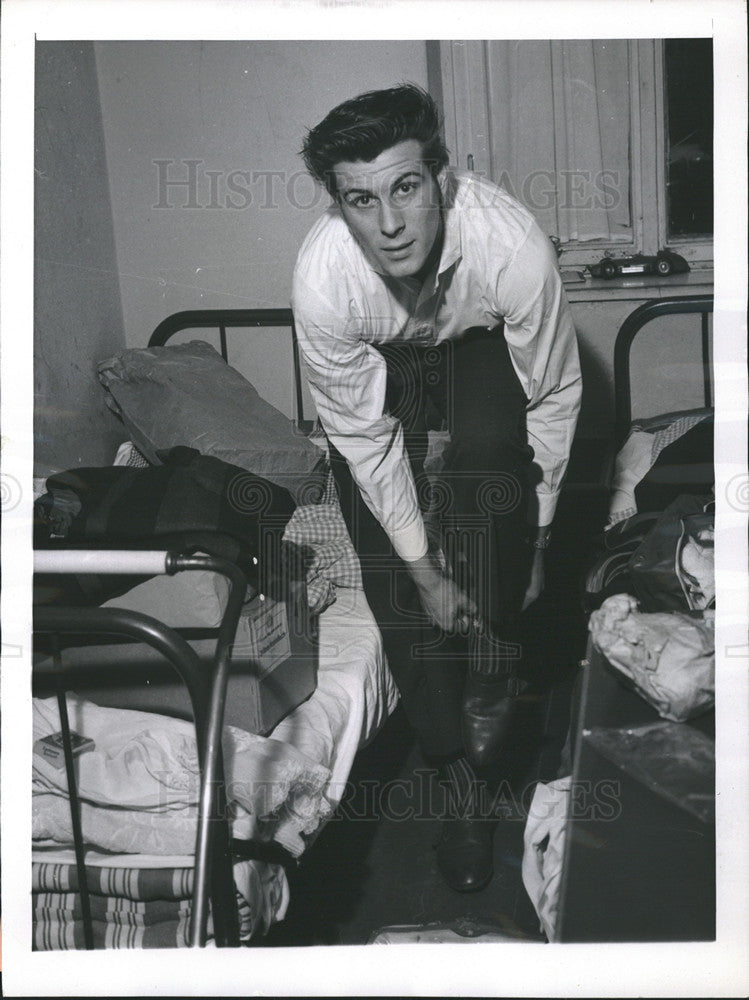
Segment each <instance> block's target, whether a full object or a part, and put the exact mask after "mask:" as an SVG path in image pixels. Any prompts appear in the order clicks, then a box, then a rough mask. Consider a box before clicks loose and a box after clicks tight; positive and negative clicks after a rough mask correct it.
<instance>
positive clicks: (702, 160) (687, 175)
mask: <svg viewBox="0 0 749 1000" xmlns="http://www.w3.org/2000/svg"><path fill="white" fill-rule="evenodd" d="M664 56H665V69H666V120H667V149H666V163H667V171H668V173H667V179H668V237H669V239H670V238H672V237H675V236H703V235H705V236H706V235H711V234H712V231H713V45H712V39H710V38H680V39H669V40H667V41H666V42H665V47H664Z"/></svg>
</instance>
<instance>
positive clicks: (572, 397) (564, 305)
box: [497, 224, 582, 526]
mask: <svg viewBox="0 0 749 1000" xmlns="http://www.w3.org/2000/svg"><path fill="white" fill-rule="evenodd" d="M497 300H498V311H499V313H500V315H502V316H503V317H504V322H505V337H506V339H507V343H508V346H509V349H510V357H511V358H512V363H513V366H514V368H515V371H516V372H517V375H518V378H519V379H520V382H521V384H522V386H523V389H524V391H525V394H526V396H527V397H528V400H529V402H528V409H527V428H528V442H529V444H530V445H531V447H532V448H533V450H534V452H535V462H536V464H537V466H538V467H539V469H540V472H541V479H540V482H539V483H538V485H537V487H536V496H537V498H538V510H537V523H538V524H539V526H541V525H548V524H551V522H552V520H553V519H554V513H555V511H556V507H557V502H558V499H559V492H560V489H561V486H562V482H563V480H564V476H565V473H566V471H567V465H568V462H569V456H570V449H571V447H572V438H573V436H574V433H575V427H576V425H577V419H578V415H579V412H580V399H581V395H582V379H581V377H580V358H579V354H578V348H577V337H576V334H575V328H574V325H573V323H572V316H571V313H570V308H569V304H568V302H567V296H566V295H565V292H564V288H563V285H562V279H561V276H560V274H559V270H558V268H557V263H556V254H555V251H554V248H553V246H552V244H551V241H550V240H549V239H548V237H547V236H545V235H544V234H543V233H542V232H541V230H540V229H539V227H538V226H536V225H535V224H534V225H532V226H531V229H530V231H529V232H528V234H527V236H526V239H525V240H524V242H523V243H522V245H521V246H520V248H519V250H518V251H517V253H516V254H515V256H514V258H513V259H512V260H511V262H510V263H509V265H508V266H507V267H506V268H504V269H503V270H502V273H501V274H500V276H499V279H498V282H497Z"/></svg>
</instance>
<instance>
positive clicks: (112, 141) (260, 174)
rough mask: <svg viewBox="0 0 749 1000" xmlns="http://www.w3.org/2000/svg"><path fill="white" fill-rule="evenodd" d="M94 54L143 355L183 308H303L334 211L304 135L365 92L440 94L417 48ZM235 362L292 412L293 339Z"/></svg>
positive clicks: (212, 46)
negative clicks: (317, 223)
mask: <svg viewBox="0 0 749 1000" xmlns="http://www.w3.org/2000/svg"><path fill="white" fill-rule="evenodd" d="M95 51H96V64H97V70H98V77H99V86H100V94H101V104H102V113H103V119H104V132H105V139H106V148H107V160H108V164H109V182H110V188H111V194H112V211H113V217H114V228H115V239H116V244H117V256H118V265H119V278H120V289H121V294H122V305H123V315H124V324H125V337H126V340H127V343H128V345H129V346H134V347H135V346H142V345H144V344H145V343H146V342H147V340H148V337H149V335H150V333H151V332H152V330H153V329H154V327H155V326H156V325H157V324H158V322H159V321H160V320H161V319H163V318H164V317H165V316H168V315H169V314H171V313H173V312H176V311H178V310H182V309H194V308H216V307H224V308H252V307H263V306H265V307H285V306H288V304H289V298H290V294H291V276H292V270H293V266H294V261H295V258H296V253H297V251H298V248H299V245H300V243H301V241H302V239H303V238H304V236H305V234H306V233H307V231H308V230H309V228H310V226H311V225H312V223H313V222H314V220H315V219H316V218H317V217H318V216H319V215H320V213H321V212H322V211H323V210H324V208H325V207H326V206H327V205H328V203H329V202H328V196H327V194H325V193H324V192H322V191H320V190H319V189H318V188H316V187H315V185H314V184H313V182H312V181H311V179H310V178H309V177H308V176H307V175H306V174H305V173H304V170H303V165H302V161H301V158H300V157H299V156H298V150H299V148H300V146H301V142H302V138H303V135H304V133H305V130H306V129H307V128H309V127H310V126H312V125H314V124H316V123H317V122H318V121H319V120H320V119H321V118H322V117H323V116H324V115H325V114H326V112H327V111H329V110H330V109H331V108H332V107H333V106H334V105H335V104H337V103H339V102H340V101H342V100H344V99H346V98H348V97H352V96H354V95H355V94H357V93H360V92H362V91H364V90H368V89H373V88H379V87H388V86H394V85H397V84H398V83H401V82H405V81H413V82H415V83H418V84H420V85H422V86H426V84H427V64H426V46H425V43H424V42H418V41H393V42H388V41H379V42H367V41H348V42H328V41H319V42H316V41H304V42H291V41H284V42H272V41H263V42H252V41H243V42H99V43H96V45H95ZM186 160H190V161H193V163H192V165H188V164H186V163H185V162H184V161H186ZM157 161H162V162H161V163H160V164H159V163H157ZM271 172H275V173H271ZM172 180H177V181H179V180H182V181H190V184H189V186H188V185H184V184H183V185H182V186H173V185H170V184H169V182H170V181H172ZM200 336H201V337H204V336H205V335H204V334H202V333H201V334H200ZM246 355H248V357H245V356H246ZM230 360H234V361H235V363H237V365H238V367H242V370H245V367H244V366H245V364H247V365H248V366H249V368H250V370H251V371H252V376H251V377H252V380H253V382H254V383H255V384H256V386H257V388H258V390H259V391H260V392H261V393H262V394H263V395H266V396H267V397H268V398H269V399H271V400H272V401H273V402H274V403H275V404H276V405H277V406H279V407H280V408H281V409H283V410H284V412H286V413H287V414H289V415H292V394H291V386H292V382H291V378H292V371H291V354H290V349H289V344H288V339H287V338H286V337H285V336H283V337H281V336H280V335H279V334H278V332H277V331H263V332H257V333H254V334H253V335H252V336H251V339H250V346H249V350H248V351H247V352H243V353H242V354H240V355H236V356H232V355H231V354H230Z"/></svg>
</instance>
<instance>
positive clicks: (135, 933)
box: [31, 862, 256, 951]
mask: <svg viewBox="0 0 749 1000" xmlns="http://www.w3.org/2000/svg"><path fill="white" fill-rule="evenodd" d="M86 879H87V882H88V888H89V899H90V904H91V923H92V930H93V938H94V947H95V948H185V947H187V944H188V934H189V929H190V912H191V908H192V885H193V869H192V868H99V867H89V866H87V867H86ZM31 880H32V895H33V904H34V912H33V944H32V947H33V950H34V951H60V950H63V951H64V950H68V949H78V948H81V949H82V948H85V935H84V925H83V915H82V911H81V901H80V895H79V893H78V871H77V869H76V867H75V865H65V864H50V863H44V862H42V863H36V862H35V863H34V864H33V865H32V876H31ZM237 903H238V908H239V936H240V938H241V939H242V940H245V941H246V940H249V939H250V937H251V936H252V933H253V930H254V928H255V923H256V921H255V920H254V919H253V914H252V911H251V908H250V905H249V903H248V902H247V900H246V899H245V898H244V897H243V896H242V895H241V894H240V893H237ZM211 933H212V922H211V919H210V916H209V920H208V934H209V936H210V935H211Z"/></svg>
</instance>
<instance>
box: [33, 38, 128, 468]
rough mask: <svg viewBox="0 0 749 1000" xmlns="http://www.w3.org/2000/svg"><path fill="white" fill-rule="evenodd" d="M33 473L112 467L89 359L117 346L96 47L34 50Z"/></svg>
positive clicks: (113, 438)
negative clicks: (104, 464)
mask: <svg viewBox="0 0 749 1000" xmlns="http://www.w3.org/2000/svg"><path fill="white" fill-rule="evenodd" d="M35 96H36V160H35V204H34V209H35V268H34V396H35V407H36V422H35V454H34V461H35V475H38V476H45V475H47V474H49V472H50V471H52V470H53V469H60V468H63V469H64V468H69V467H72V466H76V465H99V464H102V463H103V462H110V461H111V460H112V457H113V454H114V450H113V449H114V447H115V445H116V444H117V443H118V442H119V441H121V440H122V438H123V436H124V435H123V434H122V433H121V431H120V428H119V425H118V424H117V423H116V421H115V419H114V417H113V416H112V415H111V414H110V412H109V411H108V410H107V408H106V406H105V405H104V403H103V394H102V390H101V388H100V387H99V383H98V381H97V378H96V363H97V361H99V360H101V359H102V358H106V357H108V356H109V355H111V354H113V353H115V352H116V351H117V350H119V349H121V348H122V346H123V344H124V335H123V328H122V312H121V308H120V299H119V280H118V274H117V266H116V260H115V247H114V235H113V229H112V217H111V211H110V203H109V190H108V183H107V170H106V161H105V155H104V142H103V136H102V128H101V112H100V108H99V101H98V90H97V82H96V69H95V64H94V54H93V47H92V45H91V43H89V42H44V43H40V44H38V45H37V50H36V95H35Z"/></svg>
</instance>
